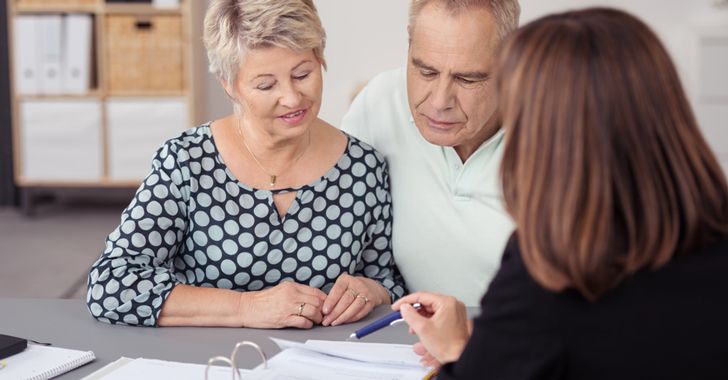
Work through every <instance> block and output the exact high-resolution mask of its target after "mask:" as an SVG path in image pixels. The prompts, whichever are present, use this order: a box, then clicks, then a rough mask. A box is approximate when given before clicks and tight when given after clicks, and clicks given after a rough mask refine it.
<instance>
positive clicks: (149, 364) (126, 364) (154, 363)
mask: <svg viewBox="0 0 728 380" xmlns="http://www.w3.org/2000/svg"><path fill="white" fill-rule="evenodd" d="M117 363H118V364H117ZM112 366H113V367H115V368H113V369H111V370H109V368H107V367H112ZM107 367H104V368H102V369H100V370H98V371H96V372H94V373H93V374H91V375H89V376H87V377H85V378H84V379H83V380H92V379H93V380H138V379H174V380H202V379H204V378H205V367H206V366H205V365H204V364H192V363H180V362H172V361H166V360H156V359H144V358H138V359H129V358H121V359H119V360H117V361H115V362H113V363H111V364H109V366H107ZM248 373H250V370H247V369H240V374H241V375H243V378H244V379H247V377H246V376H245V375H246V374H248ZM231 378H232V369H231V368H230V367H224V366H218V365H213V366H210V370H209V371H208V380H230V379H231Z"/></svg>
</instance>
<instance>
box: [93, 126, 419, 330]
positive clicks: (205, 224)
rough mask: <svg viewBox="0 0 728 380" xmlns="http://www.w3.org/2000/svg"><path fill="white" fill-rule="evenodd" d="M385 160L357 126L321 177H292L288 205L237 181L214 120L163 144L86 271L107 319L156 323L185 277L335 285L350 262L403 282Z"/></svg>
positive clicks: (204, 281)
mask: <svg viewBox="0 0 728 380" xmlns="http://www.w3.org/2000/svg"><path fill="white" fill-rule="evenodd" d="M388 182H389V179H388V172H387V167H386V163H385V162H384V159H383V158H382V156H381V155H380V154H379V153H377V152H376V151H374V150H373V149H372V148H371V147H369V146H368V145H366V144H364V143H362V142H360V141H358V140H357V139H356V138H354V137H352V136H348V143H347V149H346V151H345V152H344V154H343V155H342V156H341V157H340V158H339V160H338V162H337V163H336V164H335V165H334V166H333V167H332V168H331V169H329V171H328V172H327V173H326V174H325V175H324V176H323V177H321V178H319V179H318V180H316V181H314V182H313V183H310V184H308V185H305V186H302V187H300V188H295V189H283V190H277V191H276V192H295V193H296V198H295V200H294V201H293V203H292V204H291V206H290V208H289V210H288V212H287V214H286V215H285V217H283V218H281V217H279V215H278V212H277V210H276V207H275V204H274V203H273V198H272V196H273V194H274V193H273V192H271V191H268V190H258V189H253V188H251V187H249V186H247V185H245V184H242V183H240V182H239V181H238V180H237V179H236V178H235V177H234V176H233V175H232V173H231V172H230V171H229V170H228V169H227V167H226V166H225V164H224V162H223V161H222V159H221V158H220V155H219V154H218V152H217V149H216V147H215V143H214V140H213V138H212V133H211V131H210V127H209V124H205V125H202V126H200V127H197V128H192V129H190V130H188V131H186V132H184V133H183V134H182V135H181V136H180V137H178V138H175V139H172V140H169V141H168V142H167V143H166V144H165V145H164V146H162V147H161V148H160V149H159V151H157V154H156V156H155V158H154V160H153V162H152V171H151V173H150V174H149V175H148V176H147V178H146V179H145V180H144V182H143V183H142V185H141V186H140V188H139V189H138V190H137V192H136V195H135V197H134V199H133V200H132V201H131V203H130V204H129V206H128V207H127V208H126V209H125V210H124V212H123V214H122V217H121V224H120V225H119V226H118V227H117V228H116V229H115V230H114V231H113V232H112V233H111V234H110V235H109V236H108V238H107V239H106V249H105V250H104V252H103V254H102V255H101V257H100V258H99V259H98V260H97V261H96V262H95V263H94V265H93V267H92V268H91V272H90V273H89V277H88V293H87V297H86V301H87V305H88V308H89V310H90V311H91V314H92V315H93V316H94V317H95V318H96V319H98V320H99V321H103V322H108V323H114V324H128V325H143V326H155V325H156V323H157V317H158V316H159V313H160V311H161V309H162V305H163V303H164V300H165V299H166V298H167V296H168V295H169V293H170V292H171V290H172V288H173V287H174V286H175V285H176V284H189V285H194V286H203V287H214V288H224V289H234V290H238V291H252V290H261V289H265V288H269V287H272V286H275V285H277V284H279V283H280V282H281V281H295V282H298V283H302V284H306V285H310V286H312V287H316V288H320V289H323V290H324V291H328V290H329V289H330V288H331V286H333V284H334V282H335V281H336V279H337V277H338V276H339V275H340V274H342V273H349V274H352V275H363V276H366V277H368V278H371V279H374V280H376V281H378V282H380V283H381V284H382V285H383V286H384V287H385V288H386V289H387V290H388V291H389V294H390V297H391V299H392V300H395V299H396V298H399V297H401V296H402V295H403V294H404V293H405V288H404V283H403V280H402V278H401V276H400V275H399V272H398V271H397V268H396V266H395V264H394V258H393V256H392V251H391V239H390V237H391V232H392V231H391V229H392V214H391V198H390V194H389V184H388Z"/></svg>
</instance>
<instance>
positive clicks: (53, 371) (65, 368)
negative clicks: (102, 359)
mask: <svg viewBox="0 0 728 380" xmlns="http://www.w3.org/2000/svg"><path fill="white" fill-rule="evenodd" d="M94 359H95V356H94V353H93V352H91V351H88V352H85V353H84V354H83V356H81V357H79V358H76V359H74V360H72V361H70V362H67V363H65V364H63V365H60V366H57V367H54V368H50V369H48V370H46V371H43V372H40V373H38V374H37V375H35V376H32V377H30V378H29V379H28V380H43V379H50V378H53V377H56V376H60V375H62V374H64V373H66V372H69V371H71V370H73V369H75V368H78V367H80V366H82V365H84V364H86V363H88V362H90V361H93V360H94Z"/></svg>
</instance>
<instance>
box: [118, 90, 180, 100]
mask: <svg viewBox="0 0 728 380" xmlns="http://www.w3.org/2000/svg"><path fill="white" fill-rule="evenodd" d="M106 96H107V97H109V98H112V97H117V98H147V97H149V98H158V97H182V96H187V92H186V91H124V92H119V91H117V92H109V93H107V95H106Z"/></svg>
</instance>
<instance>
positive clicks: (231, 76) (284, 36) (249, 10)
mask: <svg viewBox="0 0 728 380" xmlns="http://www.w3.org/2000/svg"><path fill="white" fill-rule="evenodd" d="M203 41H204V43H205V48H206V49H207V58H208V60H209V70H210V72H211V73H212V74H214V75H215V76H217V78H218V79H219V80H221V81H224V82H225V83H227V84H228V86H230V87H233V88H234V82H235V80H236V79H237V74H238V70H239V68H240V65H241V62H242V59H243V58H244V56H245V53H246V51H248V50H250V49H256V48H265V47H271V46H277V47H283V48H288V49H292V50H296V51H305V50H308V49H313V53H314V55H315V56H316V58H318V59H319V60H320V61H321V63H322V64H323V65H324V67H326V65H325V62H324V57H323V52H324V47H325V45H326V32H325V31H324V28H323V26H322V25H321V20H320V19H319V16H318V12H317V11H316V6H315V5H314V4H313V0H213V1H212V2H211V3H210V6H209V7H208V8H207V13H206V14H205V26H204V34H203Z"/></svg>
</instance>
